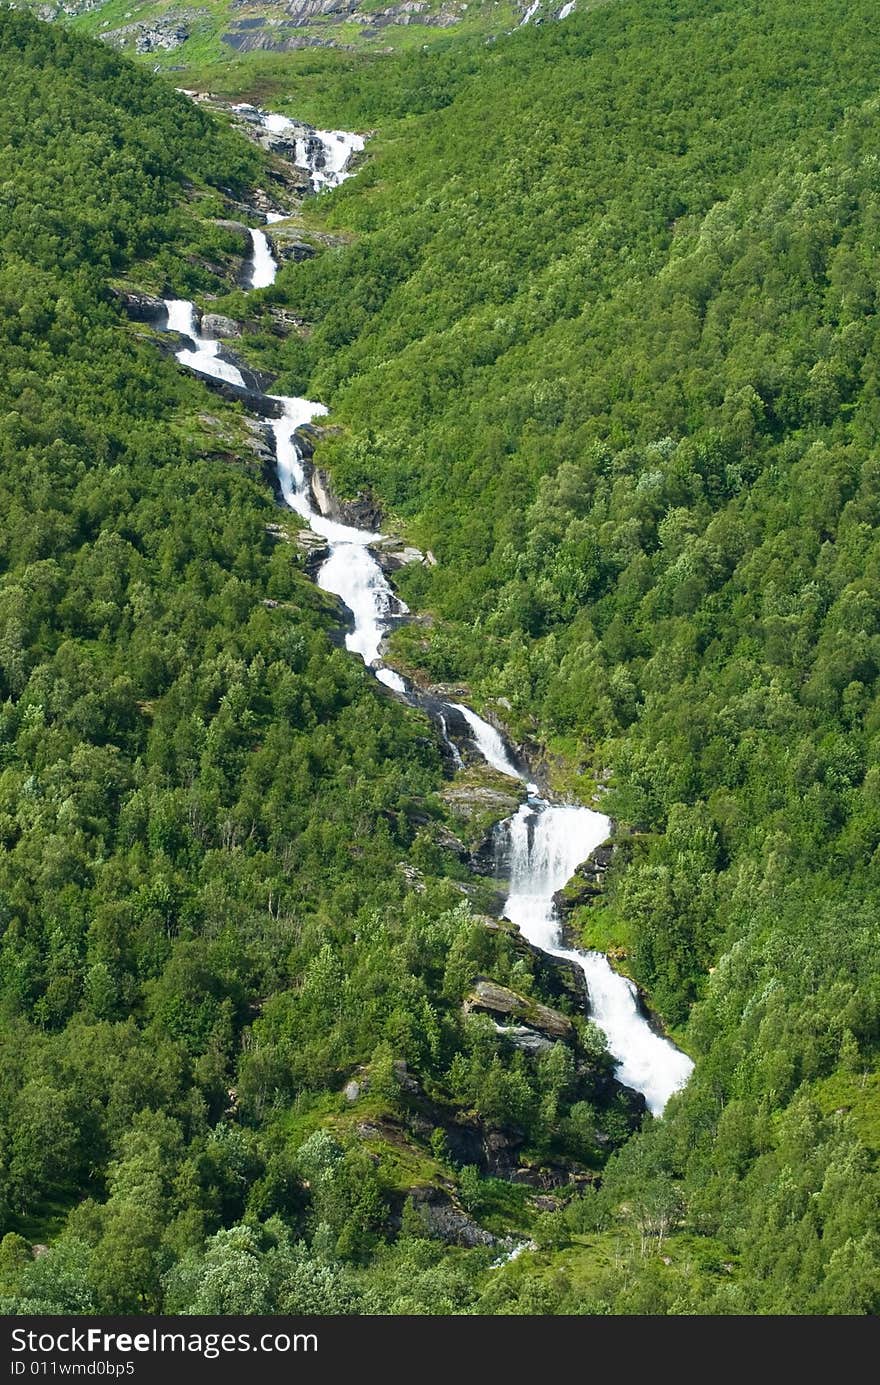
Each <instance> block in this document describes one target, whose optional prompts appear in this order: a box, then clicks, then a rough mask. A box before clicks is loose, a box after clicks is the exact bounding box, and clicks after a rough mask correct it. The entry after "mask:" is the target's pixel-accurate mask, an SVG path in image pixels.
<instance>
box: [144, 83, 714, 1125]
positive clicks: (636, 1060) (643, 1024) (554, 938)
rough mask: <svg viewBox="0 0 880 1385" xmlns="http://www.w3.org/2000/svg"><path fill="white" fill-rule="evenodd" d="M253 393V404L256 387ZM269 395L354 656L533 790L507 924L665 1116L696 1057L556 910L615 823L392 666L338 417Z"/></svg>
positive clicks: (263, 251)
mask: <svg viewBox="0 0 880 1385" xmlns="http://www.w3.org/2000/svg"><path fill="white" fill-rule="evenodd" d="M249 109H250V108H249ZM259 118H260V119H261V120H262V122H263V124H264V127H265V129H266V130H269V131H271V132H273V133H281V134H283V133H284V132H285V131H286V130H287V129H291V130H293V129H297V130H301V128H302V127H301V126H298V125H294V123H293V122H291V121H288V120H287V119H286V117H284V116H276V115H271V114H268V113H263V112H260V113H259ZM362 148H363V139H362V138H361V137H360V136H358V135H349V134H347V133H345V132H343V131H335V130H334V131H319V130H316V131H313V132H311V133H310V134H309V135H308V136H307V137H303V136H302V135H298V136H297V139H296V154H297V158H296V162H297V165H298V166H299V167H302V168H308V170H309V172H310V178H311V184H312V190H313V191H315V192H319V191H321V190H323V189H325V188H332V187H336V186H337V185H338V184H339V183H341V182H342V181H343V179H344V178H346V177H347V176H349V175H348V173H347V171H346V170H347V167H348V163H349V159H350V157H351V155H352V153H353V152H355V151H357V150H360V149H362ZM280 219H281V218H280V217H279V216H278V215H277V214H270V215H269V217H268V218H267V222H268V223H269V224H271V222H272V221H277V220H280ZM250 234H251V243H252V254H251V258H250V262H249V265H248V267H247V274H246V279H245V282H246V284H247V286H248V287H250V288H264V287H267V286H268V285H270V284H271V283H273V282H274V279H275V274H276V272H277V268H278V266H277V263H276V261H275V258H274V255H273V253H272V247H271V245H270V243H269V240H268V239H267V237H266V235H265V233H264V232H263V231H261V230H259V229H255V230H252V231H251V233H250ZM165 307H166V311H167V322H166V324H165V326H166V328H167V330H169V331H174V332H178V333H180V334H181V335H182V336H183V337H185V338H186V339H187V342H188V344H187V345H186V346H183V347H182V348H181V349H180V350H178V351H177V353H176V355H177V359H178V360H179V361H180V362H181V364H182V365H185V366H188V367H189V369H191V370H194V371H196V372H198V373H199V374H202V375H207V376H211V377H213V378H214V379H218V380H222V381H224V382H225V383H226V384H229V385H233V386H237V387H239V388H242V389H247V388H248V387H247V385H246V382H245V379H244V376H243V375H242V373H241V371H240V370H239V368H238V366H236V365H235V364H234V363H233V362H232V361H230V360H227V359H225V358H224V355H223V349H222V346H221V345H220V343H219V342H217V341H214V340H211V339H210V338H207V337H204V336H202V335H201V324H200V318H199V314H198V311H197V309H196V308H195V306H194V304H192V303H190V302H187V301H186V300H183V299H169V300H166V303H165ZM250 394H251V398H253V391H252V390H251V391H250ZM264 399H265V401H266V404H267V406H268V407H267V410H266V412H267V414H268V415H269V416H270V417H273V415H274V417H273V421H272V423H271V425H270V428H271V432H272V434H273V437H274V445H275V457H276V465H277V472H278V481H279V485H280V488H281V494H282V496H283V498H284V502H285V504H286V505H288V506H289V508H290V509H291V510H293V511H295V512H296V514H298V515H299V516H300V517H301V518H302V519H304V520H305V521H306V523H307V524H308V525H309V527H310V528H311V529H312V530H313V531H314V533H316V534H318V535H320V536H321V537H322V538H323V539H325V540H326V543H327V546H328V555H327V557H326V559H325V560H324V562H323V563H322V565H321V567H320V569H319V571H318V574H317V582H318V585H319V586H320V587H321V588H322V589H323V590H325V591H327V592H330V593H332V594H333V595H335V596H337V597H339V599H340V600H341V601H342V602H343V604H344V605H345V607H346V608H347V610H348V611H349V613H350V617H351V622H350V625H351V628H350V629H349V631H348V633H347V635H346V639H345V642H346V646H347V648H348V649H349V650H350V651H351V652H352V653H353V654H356V655H358V656H359V657H360V658H361V659H363V661H364V663H365V664H366V666H367V667H368V668H369V669H370V670H371V671H372V672H373V674H374V675H375V677H376V678H377V679H378V680H379V682H381V683H382V684H384V686H385V687H387V688H389V689H390V690H391V691H392V692H394V693H396V694H397V695H398V696H400V697H402V698H403V699H405V700H406V701H407V702H409V703H410V704H411V705H413V706H419V707H422V708H427V709H428V710H430V711H431V713H432V715H433V716H434V719H435V721H436V722H437V724H438V726H439V728H440V731H441V734H442V735H443V737H444V739H445V741H446V743H447V745H448V746H449V748H450V751H451V753H452V757H453V760H454V762H455V763H456V764H458V765H460V764H461V763H462V760H461V754H460V750H459V746H458V745H457V744H456V740H455V737H456V736H457V735H462V734H467V735H468V739H469V740H470V741H471V743H472V744H473V745H474V746H475V747H476V749H477V750H478V751H479V753H480V754H481V755H482V757H483V758H484V760H485V761H486V763H487V764H489V765H490V766H491V767H492V768H493V769H495V770H496V771H498V772H499V773H501V774H505V775H507V776H508V777H509V778H511V779H515V780H517V781H519V782H520V783H521V784H522V785H524V786H525V791H526V798H525V801H524V802H523V803H522V804H521V806H520V808H519V810H518V811H517V812H516V813H515V814H514V816H513V817H512V818H509V819H508V820H507V821H506V822H504V823H501V824H500V825H499V827H498V829H497V830H496V838H495V846H496V855H497V860H498V872H499V876H500V877H501V878H505V879H507V880H508V881H509V893H508V896H507V900H506V903H505V906H504V914H505V917H506V918H508V919H509V920H510V921H511V922H512V923H515V924H516V925H517V927H518V928H519V929H520V932H521V933H522V934H523V936H524V937H525V938H527V939H528V941H529V942H530V943H531V944H532V945H533V946H534V947H537V948H539V949H540V950H541V951H543V952H546V953H548V954H550V955H552V956H554V957H559V958H562V959H565V960H566V961H569V962H572V963H574V964H575V965H576V966H578V967H580V969H581V970H582V972H583V974H584V978H585V981H586V985H587V991H588V993H589V998H590V1014H591V1018H592V1019H593V1020H594V1021H595V1023H596V1024H597V1025H598V1027H599V1028H600V1029H602V1030H603V1031H604V1033H605V1035H606V1038H607V1042H608V1048H609V1051H610V1053H611V1054H612V1056H613V1057H614V1059H615V1060H616V1063H617V1073H616V1075H617V1078H618V1080H619V1081H620V1082H622V1083H624V1084H625V1085H626V1086H628V1087H632V1088H634V1089H635V1090H636V1091H639V1092H641V1093H642V1094H643V1096H644V1098H645V1101H646V1104H647V1106H648V1108H649V1110H650V1111H651V1112H652V1113H653V1114H654V1115H655V1116H659V1115H661V1114H662V1112H663V1110H664V1107H665V1106H666V1103H667V1101H668V1100H669V1097H670V1096H671V1095H672V1094H673V1092H675V1091H677V1090H678V1089H679V1088H680V1087H682V1086H683V1085H684V1084H685V1083H686V1082H687V1080H688V1077H689V1076H690V1073H691V1070H692V1068H693V1064H692V1062H691V1060H690V1059H689V1058H688V1057H687V1056H686V1055H685V1054H684V1053H682V1052H681V1051H680V1050H679V1049H677V1048H676V1047H675V1046H674V1045H673V1044H672V1043H671V1042H670V1041H669V1040H668V1039H665V1038H663V1037H662V1036H661V1035H659V1034H657V1033H656V1032H655V1031H654V1030H653V1029H652V1027H651V1025H650V1024H649V1022H648V1020H647V1019H646V1017H645V1016H644V1014H643V1013H642V1011H641V1009H640V1006H639V1003H638V993H637V990H636V987H635V986H634V985H633V983H632V982H631V981H630V980H628V979H627V978H626V977H624V976H620V975H619V974H618V973H617V972H615V971H614V970H613V968H612V967H611V965H610V963H609V962H608V959H607V958H606V957H605V956H604V955H603V954H602V953H599V952H580V951H577V950H574V949H571V948H566V947H564V946H563V945H562V941H561V930H560V925H559V920H558V918H557V916H556V911H555V906H554V903H553V896H554V894H556V892H557V891H558V890H560V889H561V888H562V886H563V885H565V884H566V882H567V881H568V880H570V879H571V876H572V875H573V874H574V871H575V870H576V868H577V867H578V866H579V865H581V864H582V863H583V862H584V861H585V860H586V859H587V857H588V856H589V855H590V854H591V852H593V851H594V850H595V849H596V847H597V846H599V845H601V843H602V842H604V841H605V840H606V839H607V837H608V836H609V833H610V831H611V823H610V820H609V819H608V818H607V817H605V816H604V815H603V814H601V813H597V812H595V811H594V810H593V809H591V808H585V807H583V806H581V805H577V804H566V803H551V802H550V801H549V800H548V799H547V798H545V797H543V796H542V795H541V794H540V792H539V790H538V788H537V786H536V785H535V784H533V783H531V782H529V780H528V776H527V774H526V773H524V772H523V771H522V769H520V768H519V767H517V765H516V764H515V762H514V757H513V755H512V753H511V751H510V749H509V748H508V746H507V745H506V744H505V742H504V739H503V737H502V736H501V734H500V733H499V732H498V731H497V730H496V728H495V727H493V726H491V725H490V724H489V723H488V722H486V721H484V720H483V718H482V717H480V716H478V715H477V714H476V712H474V711H473V710H472V709H471V708H469V707H466V706H465V705H464V704H462V703H457V702H444V701H443V700H442V699H437V698H435V697H431V698H430V699H429V698H427V697H426V696H425V695H424V694H421V693H420V692H419V691H418V690H417V689H415V688H413V687H411V686H410V685H409V683H408V682H407V681H406V680H405V679H404V678H403V677H401V675H400V674H399V673H398V672H397V671H396V670H395V669H392V668H389V667H388V666H387V665H386V664H385V663H384V662H383V660H382V657H381V653H380V651H381V645H382V640H383V638H384V636H385V634H386V633H387V631H388V629H389V627H390V624H391V622H392V621H393V620H394V619H395V618H397V617H399V616H402V615H406V614H407V608H406V606H405V605H404V604H403V602H402V601H401V600H400V599H399V598H398V597H397V596H396V595H395V593H394V591H393V589H392V587H391V585H390V583H389V582H388V579H387V577H386V576H385V573H384V571H383V570H382V567H381V565H380V563H379V560H378V558H377V556H376V553H375V551H374V546H375V545H376V544H377V543H378V542H379V540H380V539H381V538H382V535H381V534H378V533H372V532H369V531H367V530H365V529H358V528H354V527H352V526H350V525H347V524H341V523H338V522H337V521H335V520H332V519H328V518H326V517H325V516H324V515H323V514H321V512H320V510H319V509H318V508H317V506H316V504H315V501H314V498H313V495H312V488H311V484H310V476H309V470H308V467H307V464H306V462H305V460H304V458H303V453H302V448H301V443H300V441H299V440H298V438H297V430H298V429H300V428H301V427H302V426H303V425H304V424H306V423H309V422H311V421H312V420H313V419H316V418H319V417H320V416H321V415H323V414H326V412H327V409H326V407H325V406H324V405H323V404H318V403H314V402H313V401H311V400H308V399H298V398H291V397H286V396H280V395H269V396H264ZM279 415H280V416H279ZM457 728H460V729H457Z"/></svg>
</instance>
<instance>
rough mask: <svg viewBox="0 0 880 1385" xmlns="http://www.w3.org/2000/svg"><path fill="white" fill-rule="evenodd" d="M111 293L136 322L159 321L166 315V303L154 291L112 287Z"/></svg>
mask: <svg viewBox="0 0 880 1385" xmlns="http://www.w3.org/2000/svg"><path fill="white" fill-rule="evenodd" d="M111 293H112V294H113V295H114V297H115V298H116V299H117V300H118V302H119V303H120V305H121V306H122V308H123V309H124V311H125V312H126V313H127V314H128V316H129V317H130V318H131V319H132V321H134V322H159V321H162V320H164V318H165V317H166V314H167V309H166V307H165V304H164V303H163V301H162V299H161V298H157V297H156V296H155V295H154V294H152V293H143V292H141V290H140V289H111Z"/></svg>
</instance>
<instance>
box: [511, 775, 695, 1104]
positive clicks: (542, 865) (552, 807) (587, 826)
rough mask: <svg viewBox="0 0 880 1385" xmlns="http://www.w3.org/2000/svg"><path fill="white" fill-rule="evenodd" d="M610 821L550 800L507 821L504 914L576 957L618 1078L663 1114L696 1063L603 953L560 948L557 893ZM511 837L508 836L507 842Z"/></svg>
mask: <svg viewBox="0 0 880 1385" xmlns="http://www.w3.org/2000/svg"><path fill="white" fill-rule="evenodd" d="M610 830H611V823H610V821H609V819H608V818H607V817H605V816H604V815H603V814H602V813H594V812H593V811H592V810H591V809H589V808H577V807H569V806H561V805H556V804H550V803H546V802H542V801H540V800H538V801H534V800H533V801H531V802H529V803H524V804H523V805H522V806H521V808H520V810H519V812H518V813H517V814H516V815H515V817H513V818H511V819H510V821H509V822H508V823H505V824H502V834H503V835H502V843H503V844H502V850H504V849H505V848H506V854H507V857H508V860H507V865H508V869H509V874H510V893H509V894H508V897H507V902H506V904H505V906H504V913H505V916H506V917H507V918H509V919H510V921H511V923H515V924H516V925H517V927H518V928H519V930H520V932H521V933H522V934H523V936H524V937H525V938H527V939H528V941H529V942H530V943H533V944H534V946H535V947H539V948H540V949H541V951H542V952H549V953H550V954H551V956H553V957H562V958H564V959H565V960H567V961H570V962H574V963H575V965H576V966H578V967H580V969H581V971H582V972H583V973H584V979H585V980H586V983H587V991H588V993H589V997H590V1009H591V1018H592V1019H593V1020H594V1021H595V1023H596V1024H597V1025H598V1027H599V1028H600V1029H602V1030H603V1031H604V1033H605V1037H606V1039H607V1041H608V1050H609V1052H610V1053H611V1055H612V1057H613V1058H615V1059H616V1061H617V1073H616V1076H617V1079H618V1081H619V1082H623V1083H624V1084H625V1085H626V1086H628V1087H633V1088H634V1089H635V1090H636V1091H639V1092H641V1093H642V1095H643V1096H644V1098H645V1101H646V1102H647V1105H648V1109H649V1110H650V1111H651V1112H652V1113H653V1114H654V1115H655V1116H659V1115H662V1113H663V1109H664V1107H665V1106H666V1103H667V1101H668V1100H669V1098H670V1097H671V1096H672V1094H673V1092H677V1091H678V1090H679V1088H680V1087H683V1086H684V1084H685V1082H687V1080H688V1078H689V1077H690V1074H691V1072H692V1070H693V1066H694V1065H693V1063H692V1062H691V1060H690V1058H688V1057H687V1055H686V1054H684V1053H682V1052H680V1050H679V1049H677V1048H676V1047H675V1045H674V1044H671V1043H670V1042H669V1040H668V1039H664V1038H662V1037H661V1036H660V1035H659V1034H655V1033H654V1030H653V1029H652V1028H651V1026H650V1025H649V1024H648V1022H647V1021H646V1019H645V1017H644V1015H642V1014H641V1012H640V1010H639V1007H638V1001H637V992H636V988H635V986H634V985H633V983H632V982H631V981H630V980H629V979H628V977H625V976H620V975H619V974H618V973H617V972H616V971H614V970H613V968H612V967H611V965H610V963H609V961H608V959H607V957H605V956H604V955H603V954H602V953H601V952H578V951H575V950H573V949H571V948H565V947H561V946H560V938H559V924H558V922H557V919H556V913H555V909H554V905H553V896H554V894H556V892H557V890H561V889H562V887H563V885H565V884H566V883H567V881H569V880H570V879H571V877H572V875H573V874H574V872H575V870H576V869H577V867H578V866H579V865H580V864H581V862H582V861H585V860H586V859H587V857H588V856H589V855H590V853H591V852H593V851H595V849H596V847H597V846H600V845H601V844H602V842H604V841H605V839H606V838H607V836H608V834H609V832H610ZM504 835H506V842H505V841H504Z"/></svg>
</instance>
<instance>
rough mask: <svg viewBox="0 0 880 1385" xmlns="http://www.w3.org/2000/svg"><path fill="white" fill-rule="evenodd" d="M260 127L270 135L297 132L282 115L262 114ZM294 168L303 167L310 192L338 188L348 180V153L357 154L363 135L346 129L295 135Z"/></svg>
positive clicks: (361, 145) (291, 122)
mask: <svg viewBox="0 0 880 1385" xmlns="http://www.w3.org/2000/svg"><path fill="white" fill-rule="evenodd" d="M260 118H261V120H262V124H263V128H264V129H265V130H268V132H269V134H270V135H285V134H287V133H288V131H290V130H295V129H301V128H302V126H301V124H300V123H298V122H297V121H294V120H289V119H288V118H287V116H286V115H276V114H274V113H272V112H262V113H261V116H260ZM294 144H295V148H296V165H297V168H306V169H308V171H309V178H310V180H311V184H312V191H313V192H320V191H321V190H322V189H323V188H338V187H339V184H340V183H343V182H345V179H346V178H350V177H351V174H350V173H349V171H348V164H349V160H350V159H351V156H352V154H360V153H361V152H362V150H363V147H364V137H363V135H354V134H352V133H351V132H350V131H349V130H313V129H309V134H308V135H307V136H303V135H298V136H296V137H295V140H294Z"/></svg>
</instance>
